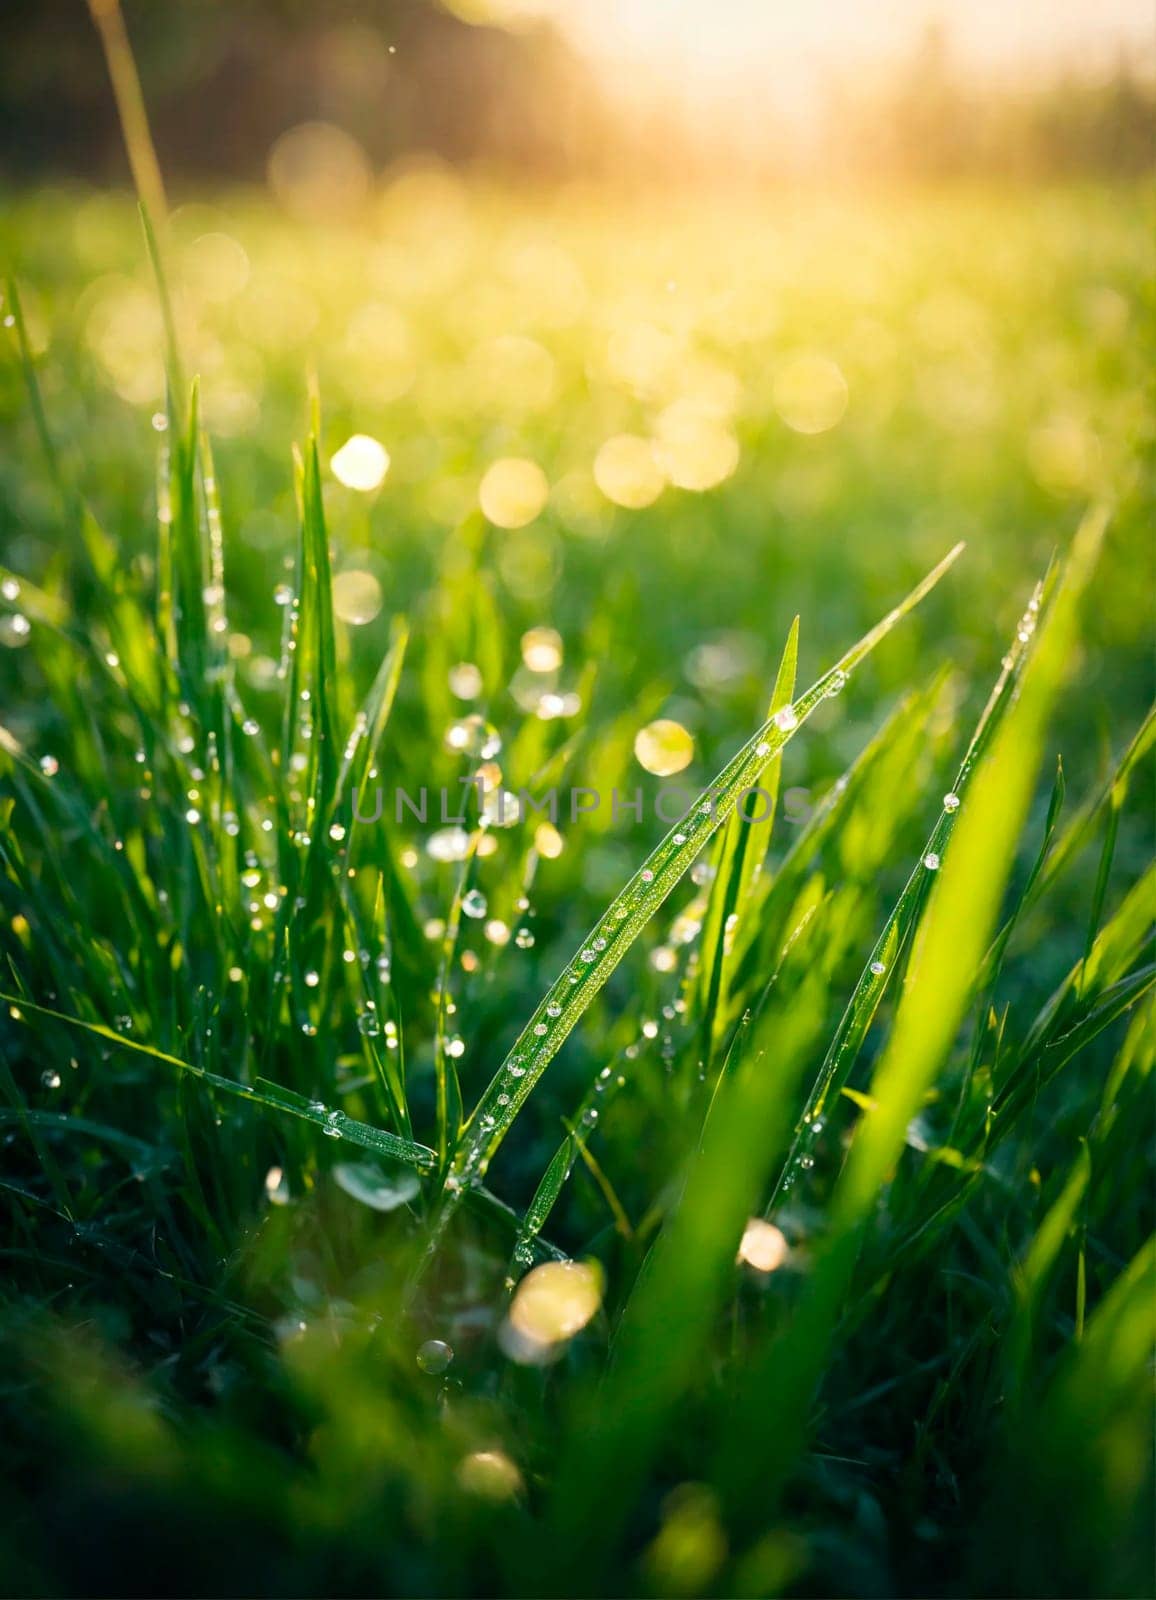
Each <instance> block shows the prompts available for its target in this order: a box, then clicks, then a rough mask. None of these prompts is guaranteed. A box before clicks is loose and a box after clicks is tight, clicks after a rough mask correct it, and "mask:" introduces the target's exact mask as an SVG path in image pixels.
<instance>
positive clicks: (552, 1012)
mask: <svg viewBox="0 0 1156 1600" xmlns="http://www.w3.org/2000/svg"><path fill="white" fill-rule="evenodd" d="M546 1015H547V1016H548V1017H560V1016H561V1015H562V1007H561V1006H560V1005H557V1004H555V1005H549V1006H547V1007H546Z"/></svg>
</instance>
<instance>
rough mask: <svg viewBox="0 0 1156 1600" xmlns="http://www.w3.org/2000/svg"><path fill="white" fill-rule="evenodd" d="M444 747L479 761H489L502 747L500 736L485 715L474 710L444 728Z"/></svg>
mask: <svg viewBox="0 0 1156 1600" xmlns="http://www.w3.org/2000/svg"><path fill="white" fill-rule="evenodd" d="M445 743H446V748H447V749H448V750H453V751H455V752H457V754H459V755H465V756H473V757H476V758H477V759H478V760H479V761H489V760H490V759H491V758H492V757H493V756H496V755H497V754H498V752H499V750H500V749H501V748H502V736H501V734H500V733H499V732H498V730H497V728H495V727H494V726H493V725H492V724H491V723H489V722H487V721H486V719H485V717H480V716H478V715H477V713H476V712H475V713H474V714H473V715H471V716H468V717H462V718H461V719H460V720H459V721H458V722H454V723H451V724H450V726H449V727H448V728H447V729H446V736H445Z"/></svg>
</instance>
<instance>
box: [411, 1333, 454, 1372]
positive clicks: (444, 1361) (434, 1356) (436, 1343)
mask: <svg viewBox="0 0 1156 1600" xmlns="http://www.w3.org/2000/svg"><path fill="white" fill-rule="evenodd" d="M453 1359H454V1352H453V1349H452V1348H451V1347H450V1346H449V1345H448V1344H447V1343H446V1342H445V1340H444V1339H427V1340H426V1342H425V1343H424V1344H423V1345H420V1346H419V1348H418V1352H417V1364H418V1366H419V1367H420V1368H421V1370H422V1371H423V1372H428V1373H430V1374H432V1375H433V1376H434V1377H436V1376H437V1375H438V1374H439V1373H442V1372H444V1371H445V1370H446V1368H447V1367H448V1366H449V1364H450V1362H451V1361H452V1360H453Z"/></svg>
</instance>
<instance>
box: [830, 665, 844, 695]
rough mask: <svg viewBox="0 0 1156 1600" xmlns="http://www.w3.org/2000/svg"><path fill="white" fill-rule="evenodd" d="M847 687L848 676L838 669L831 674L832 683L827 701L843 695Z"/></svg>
mask: <svg viewBox="0 0 1156 1600" xmlns="http://www.w3.org/2000/svg"><path fill="white" fill-rule="evenodd" d="M846 687H847V674H846V673H845V672H843V671H841V670H840V669H839V668H838V667H836V669H835V671H834V672H833V673H832V674H831V681H830V683H829V684H828V685H827V699H828V700H833V699H834V698H835V696H836V695H837V694H842V693H843V690H844V689H845V688H846Z"/></svg>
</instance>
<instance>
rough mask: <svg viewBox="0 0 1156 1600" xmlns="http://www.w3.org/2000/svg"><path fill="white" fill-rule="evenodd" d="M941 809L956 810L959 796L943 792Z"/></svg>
mask: <svg viewBox="0 0 1156 1600" xmlns="http://www.w3.org/2000/svg"><path fill="white" fill-rule="evenodd" d="M943 809H944V810H945V811H958V810H959V796H958V795H957V794H945V795H944V797H943Z"/></svg>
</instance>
